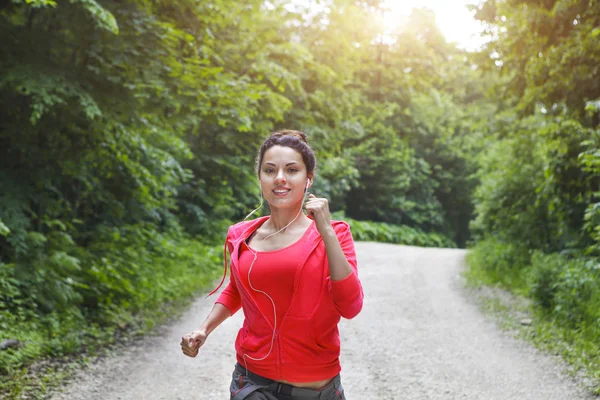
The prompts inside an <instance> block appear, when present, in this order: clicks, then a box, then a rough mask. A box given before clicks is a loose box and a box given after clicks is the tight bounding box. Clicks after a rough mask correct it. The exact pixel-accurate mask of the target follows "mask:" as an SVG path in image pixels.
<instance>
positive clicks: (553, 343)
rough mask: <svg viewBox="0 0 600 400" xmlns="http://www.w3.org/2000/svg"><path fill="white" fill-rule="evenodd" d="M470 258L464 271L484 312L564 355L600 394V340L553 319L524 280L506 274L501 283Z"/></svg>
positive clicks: (582, 380) (514, 332)
mask: <svg viewBox="0 0 600 400" xmlns="http://www.w3.org/2000/svg"><path fill="white" fill-rule="evenodd" d="M467 260H468V268H467V270H466V271H465V273H464V277H465V279H466V284H467V288H468V289H469V290H470V292H471V293H472V294H474V295H475V297H476V299H477V303H478V305H479V306H480V308H481V309H482V311H483V312H484V313H486V314H488V315H492V316H494V318H495V319H496V322H497V324H498V326H499V327H500V328H501V329H502V330H504V331H506V332H508V333H510V334H511V335H513V336H514V337H517V338H520V339H523V340H525V341H527V342H529V343H531V344H533V345H534V346H535V347H537V348H538V349H540V350H541V351H543V352H545V353H547V354H553V355H558V356H560V357H561V358H562V359H563V360H564V361H566V362H567V363H568V365H569V368H568V371H569V374H570V375H572V376H573V377H574V378H575V379H576V381H577V382H579V383H580V384H581V385H583V386H584V387H585V388H586V389H587V390H589V391H590V392H591V393H592V394H594V395H596V396H600V343H597V342H595V341H593V340H590V339H589V337H588V336H586V335H584V334H583V333H582V332H579V331H576V330H573V329H570V328H565V327H564V326H563V325H561V324H559V323H557V322H556V321H554V320H553V319H551V318H550V317H549V316H548V315H547V313H544V312H543V311H542V310H541V309H540V308H539V307H538V306H536V305H535V303H534V302H533V301H531V300H530V299H529V298H527V297H526V296H525V293H526V292H527V291H526V288H525V284H524V280H523V279H520V278H518V277H516V276H515V277H512V278H506V277H505V279H504V280H503V281H502V282H498V280H497V279H495V277H494V276H493V273H492V274H490V273H489V272H488V271H486V270H484V269H482V268H481V267H480V266H479V264H477V263H474V262H472V260H469V258H467ZM469 261H471V262H469ZM507 279H508V281H509V282H512V283H513V284H514V289H512V290H511V288H510V285H508V284H507V283H506V282H507Z"/></svg>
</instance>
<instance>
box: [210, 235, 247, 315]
mask: <svg viewBox="0 0 600 400" xmlns="http://www.w3.org/2000/svg"><path fill="white" fill-rule="evenodd" d="M230 239H231V228H229V231H228V232H227V239H226V240H225V246H224V249H223V262H224V264H225V266H224V268H225V274H226V273H227V267H228V265H230V263H229V262H228V261H227V252H229V255H230V256H231V252H232V251H233V244H232V243H231V241H230ZM221 283H222V282H221ZM215 303H221V304H223V305H224V306H225V307H227V308H228V309H229V312H230V313H231V315H233V314H235V313H236V312H237V311H238V310H239V309H240V308H241V307H242V301H241V298H240V293H239V291H238V288H237V286H236V284H235V279H233V277H232V276H231V267H230V268H229V284H228V285H227V286H226V287H225V289H224V290H223V292H221V294H220V295H219V297H218V298H217V301H216V302H215Z"/></svg>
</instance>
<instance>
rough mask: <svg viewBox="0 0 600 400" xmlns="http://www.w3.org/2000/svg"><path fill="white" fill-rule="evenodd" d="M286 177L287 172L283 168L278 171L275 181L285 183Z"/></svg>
mask: <svg viewBox="0 0 600 400" xmlns="http://www.w3.org/2000/svg"><path fill="white" fill-rule="evenodd" d="M285 181H286V179H285V173H284V171H283V170H279V171H278V172H277V176H275V183H276V184H282V183H285Z"/></svg>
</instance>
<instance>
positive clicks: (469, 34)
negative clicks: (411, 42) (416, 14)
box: [384, 0, 483, 50]
mask: <svg viewBox="0 0 600 400" xmlns="http://www.w3.org/2000/svg"><path fill="white" fill-rule="evenodd" d="M475 2H476V1H475V0H386V1H385V2H384V4H385V6H386V8H387V9H388V11H387V12H386V13H385V15H384V25H385V30H386V32H392V31H394V30H395V29H397V28H398V26H401V24H402V22H403V21H404V20H405V19H406V18H407V17H408V16H409V15H410V13H411V11H412V9H413V8H429V9H431V10H433V12H434V13H435V18H436V23H437V25H438V27H439V28H440V30H441V31H442V33H443V34H444V36H445V37H446V40H448V41H449V42H456V43H457V44H458V45H459V46H460V47H462V48H465V49H470V50H473V49H476V48H478V47H479V46H480V45H481V44H482V43H483V42H482V39H481V38H480V37H479V32H480V31H481V29H482V28H481V24H480V23H479V22H478V21H475V20H474V19H473V16H472V14H471V12H470V11H469V10H468V9H467V8H466V5H467V4H470V3H475Z"/></svg>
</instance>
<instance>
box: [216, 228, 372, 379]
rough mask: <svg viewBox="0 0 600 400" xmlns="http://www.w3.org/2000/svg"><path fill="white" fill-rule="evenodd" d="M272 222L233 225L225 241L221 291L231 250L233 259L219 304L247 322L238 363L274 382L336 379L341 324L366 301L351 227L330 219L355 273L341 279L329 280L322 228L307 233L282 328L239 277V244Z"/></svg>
mask: <svg viewBox="0 0 600 400" xmlns="http://www.w3.org/2000/svg"><path fill="white" fill-rule="evenodd" d="M267 218H268V216H265V217H261V218H257V219H255V220H252V221H246V222H240V223H238V224H236V225H233V226H231V227H230V228H229V231H228V232H227V240H226V241H225V249H224V256H225V272H224V276H223V280H222V281H221V284H220V285H219V287H220V286H221V285H222V284H223V282H224V280H225V276H226V274H227V257H226V255H227V254H226V251H227V250H229V253H230V255H231V260H230V269H231V273H230V281H229V284H228V285H227V287H226V288H225V290H224V291H223V292H222V293H221V295H220V296H219V298H218V299H217V301H216V302H217V303H221V304H223V305H224V306H225V307H227V308H228V309H229V311H230V312H231V314H232V315H233V314H235V313H236V312H237V311H238V310H239V309H240V307H243V308H244V315H245V319H244V323H243V325H242V328H241V329H240V330H239V332H238V335H237V338H236V341H235V349H236V352H237V359H238V361H239V362H240V363H241V364H242V365H245V366H247V368H248V370H250V371H252V372H253V373H255V374H258V375H261V376H264V377H266V378H270V379H274V380H285V381H288V382H314V381H319V380H324V379H329V378H332V377H334V376H336V375H337V374H338V373H339V372H340V371H341V366H340V362H339V355H340V336H339V330H338V322H339V321H340V318H341V317H344V318H348V319H350V318H353V317H355V316H356V315H357V314H358V313H359V312H360V310H361V309H362V304H363V297H364V295H363V290H362V286H361V284H360V281H359V279H358V270H357V262H356V254H355V251H354V241H353V239H352V233H351V232H350V227H349V226H348V224H347V223H346V222H343V221H331V225H332V226H333V229H334V231H335V233H336V236H337V238H338V240H339V242H340V245H341V247H342V250H343V252H344V254H345V255H346V259H347V260H348V262H349V263H350V266H351V267H352V273H351V274H350V275H349V276H347V277H346V278H344V279H342V280H339V281H332V280H331V278H330V277H329V265H328V260H327V253H326V251H325V244H324V242H323V239H322V237H321V235H320V234H319V232H318V230H317V229H311V228H309V231H307V232H306V234H305V237H303V238H304V239H303V242H302V243H303V245H304V248H303V251H302V252H301V254H302V256H301V258H302V260H303V262H301V263H300V267H299V268H298V270H297V271H296V276H295V279H294V290H293V294H292V298H291V303H290V305H289V308H288V310H287V312H286V313H285V315H284V317H283V319H282V320H281V323H280V324H278V325H279V326H278V328H277V329H274V327H273V324H272V322H271V321H270V319H269V318H268V317H267V316H265V315H264V314H263V313H262V312H261V310H260V308H259V306H258V304H257V302H256V300H255V298H254V295H255V294H254V293H250V291H248V290H247V289H246V285H244V284H243V283H242V281H241V280H242V279H244V277H243V276H240V273H239V264H238V259H239V251H240V244H241V243H242V242H243V241H245V240H246V239H247V238H248V237H249V236H250V235H251V234H252V233H253V232H254V231H255V230H256V229H257V228H258V227H259V226H260V225H261V224H262V223H264V222H265V221H266V219H267ZM246 279H247V277H246ZM217 289H218V288H217ZM217 289H215V290H214V291H213V292H212V293H214V292H215V291H216V290H217ZM276 289H277V288H276V287H275V288H271V289H270V290H276ZM212 293H211V294H212ZM274 330H275V335H274V341H273V347H272V349H271V342H272V339H273V331H274ZM270 349H271V352H270V353H269V350H270ZM266 354H269V355H268V356H267V357H266V358H265V359H264V360H261V361H256V360H253V359H251V358H248V357H244V355H249V356H251V357H253V358H257V359H260V358H262V357H264V356H265V355H266Z"/></svg>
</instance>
